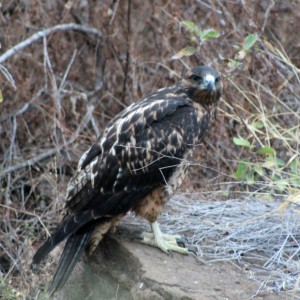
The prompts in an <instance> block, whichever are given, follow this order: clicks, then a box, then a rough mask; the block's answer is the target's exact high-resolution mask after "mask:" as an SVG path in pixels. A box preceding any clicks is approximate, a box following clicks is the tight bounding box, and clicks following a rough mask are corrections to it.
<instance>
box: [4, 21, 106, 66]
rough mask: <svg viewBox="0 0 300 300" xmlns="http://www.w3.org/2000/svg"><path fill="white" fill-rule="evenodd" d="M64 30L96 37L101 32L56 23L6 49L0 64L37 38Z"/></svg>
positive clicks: (94, 29) (84, 27) (81, 26)
mask: <svg viewBox="0 0 300 300" xmlns="http://www.w3.org/2000/svg"><path fill="white" fill-rule="evenodd" d="M66 30H74V31H78V32H81V33H85V34H90V35H93V36H95V37H96V38H101V37H102V34H101V32H100V31H99V30H98V29H96V28H93V27H88V26H84V25H78V24H74V23H70V24H60V25H56V26H53V27H50V28H47V29H43V30H40V31H38V32H36V33H34V34H33V35H32V36H30V37H29V38H27V39H26V40H24V41H22V42H21V43H19V44H17V45H15V46H13V47H12V48H10V49H9V50H7V51H6V52H5V53H4V54H2V55H1V56H0V64H1V63H3V62H4V61H6V60H7V59H8V58H10V57H11V56H13V55H14V54H16V53H18V52H20V51H21V50H22V49H24V48H26V47H28V46H29V45H31V44H33V43H34V42H36V41H38V40H39V39H41V38H43V37H44V36H47V35H49V34H52V33H54V32H57V31H66Z"/></svg>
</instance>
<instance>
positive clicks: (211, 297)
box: [55, 229, 285, 300]
mask: <svg viewBox="0 0 300 300" xmlns="http://www.w3.org/2000/svg"><path fill="white" fill-rule="evenodd" d="M258 288H259V284H258V283H256V282H254V281H253V280H251V279H248V278H247V274H246V273H244V272H242V271H239V270H238V269H237V268H236V267H234V266H232V265H231V264H229V263H204V264H202V263H200V262H199V261H198V260H197V259H196V258H195V257H194V256H193V255H180V254H177V253H174V254H173V255H167V254H165V253H163V252H161V251H160V250H158V249H156V248H153V247H150V246H147V245H142V244H140V243H138V242H134V241H130V238H129V235H128V232H126V231H125V230H124V229H123V230H121V231H118V233H116V234H114V235H111V236H107V237H106V238H105V239H104V240H103V242H102V243H101V245H100V246H99V247H98V248H97V249H96V251H95V253H94V254H93V256H92V257H90V258H84V259H83V260H82V261H81V262H80V263H79V264H78V266H77V267H76V269H75V270H74V272H73V274H72V276H71V278H70V279H69V281H68V282H67V284H66V286H65V287H64V289H63V290H62V291H61V293H60V294H59V295H57V296H56V297H55V299H57V300H61V299H64V300H69V299H70V300H71V299H72V300H77V299H78V300H82V299H89V300H96V299H97V300H102V299H103V300H110V299H115V300H117V299H120V300H202V299H204V300H221V299H222V300H231V299H232V300H243V299H250V298H251V297H252V296H253V295H254V294H255V293H256V291H257V290H258ZM254 298H255V299H259V300H261V299H268V300H271V299H285V298H282V295H281V296H280V297H279V296H277V295H274V294H265V295H257V296H256V297H254Z"/></svg>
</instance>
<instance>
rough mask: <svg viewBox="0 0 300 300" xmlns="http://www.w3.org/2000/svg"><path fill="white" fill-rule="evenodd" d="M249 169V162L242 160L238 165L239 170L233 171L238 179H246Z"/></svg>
mask: <svg viewBox="0 0 300 300" xmlns="http://www.w3.org/2000/svg"><path fill="white" fill-rule="evenodd" d="M247 170H248V163H247V162H245V161H240V162H239V164H238V166H237V170H236V171H235V172H234V173H233V176H234V177H235V178H236V179H239V180H244V179H245V178H246V174H247Z"/></svg>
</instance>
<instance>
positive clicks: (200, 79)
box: [190, 74, 203, 81]
mask: <svg viewBox="0 0 300 300" xmlns="http://www.w3.org/2000/svg"><path fill="white" fill-rule="evenodd" d="M190 79H192V80H194V81H202V80H203V79H202V77H201V76H198V75H195V74H194V75H192V76H191V77H190Z"/></svg>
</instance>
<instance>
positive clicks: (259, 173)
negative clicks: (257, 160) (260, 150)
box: [253, 166, 264, 176]
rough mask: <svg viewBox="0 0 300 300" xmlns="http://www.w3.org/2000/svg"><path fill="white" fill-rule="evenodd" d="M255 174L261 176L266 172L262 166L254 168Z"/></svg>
mask: <svg viewBox="0 0 300 300" xmlns="http://www.w3.org/2000/svg"><path fill="white" fill-rule="evenodd" d="M253 170H254V172H256V173H257V174H258V175H259V176H263V175H264V170H263V168H262V167H261V166H254V167H253Z"/></svg>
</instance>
